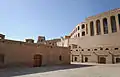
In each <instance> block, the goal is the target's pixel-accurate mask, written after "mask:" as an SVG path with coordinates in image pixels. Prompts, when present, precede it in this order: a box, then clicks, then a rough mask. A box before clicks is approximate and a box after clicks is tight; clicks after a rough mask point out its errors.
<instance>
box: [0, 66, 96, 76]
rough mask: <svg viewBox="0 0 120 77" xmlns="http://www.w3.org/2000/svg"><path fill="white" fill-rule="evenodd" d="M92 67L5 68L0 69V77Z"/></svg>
mask: <svg viewBox="0 0 120 77" xmlns="http://www.w3.org/2000/svg"><path fill="white" fill-rule="evenodd" d="M92 66H95V65H85V64H70V65H59V66H58V65H57V66H42V67H32V68H27V67H25V68H23V67H22V68H21V67H15V68H6V69H0V77H12V76H20V75H27V74H35V73H43V72H49V71H57V70H65V69H75V68H84V67H92Z"/></svg>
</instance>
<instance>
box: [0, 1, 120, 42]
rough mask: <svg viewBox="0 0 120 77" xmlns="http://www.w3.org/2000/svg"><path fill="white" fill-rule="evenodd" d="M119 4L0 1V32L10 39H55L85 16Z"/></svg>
mask: <svg viewBox="0 0 120 77" xmlns="http://www.w3.org/2000/svg"><path fill="white" fill-rule="evenodd" d="M119 7H120V0H0V33H2V34H5V35H6V38H7V39H13V40H24V39H25V38H33V39H35V40H36V39H37V37H38V36H39V35H41V36H46V38H47V39H52V38H58V37H61V36H64V35H67V34H69V33H70V32H71V31H72V29H73V28H74V27H75V26H76V25H77V24H78V23H80V22H82V21H84V19H85V18H86V17H88V16H92V15H96V14H98V13H101V12H104V11H107V10H110V9H114V8H119Z"/></svg>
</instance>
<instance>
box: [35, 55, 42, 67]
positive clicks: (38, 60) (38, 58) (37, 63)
mask: <svg viewBox="0 0 120 77" xmlns="http://www.w3.org/2000/svg"><path fill="white" fill-rule="evenodd" d="M41 65H42V55H39V54H36V55H34V67H40V66H41Z"/></svg>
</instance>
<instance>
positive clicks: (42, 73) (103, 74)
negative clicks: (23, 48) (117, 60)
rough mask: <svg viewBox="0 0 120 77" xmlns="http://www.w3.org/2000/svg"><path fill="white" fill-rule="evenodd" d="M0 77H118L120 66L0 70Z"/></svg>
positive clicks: (77, 64) (78, 65) (87, 65)
mask: <svg viewBox="0 0 120 77" xmlns="http://www.w3.org/2000/svg"><path fill="white" fill-rule="evenodd" d="M0 77H120V64H91V63H89V64H87V63H82V64H81V63H72V64H71V65H64V66H43V67H36V68H27V67H20V68H16V67H13V68H6V69H0Z"/></svg>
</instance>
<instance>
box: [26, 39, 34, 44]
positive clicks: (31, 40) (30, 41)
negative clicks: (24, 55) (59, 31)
mask: <svg viewBox="0 0 120 77" xmlns="http://www.w3.org/2000/svg"><path fill="white" fill-rule="evenodd" d="M25 40H26V42H27V43H34V40H33V39H25Z"/></svg>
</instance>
